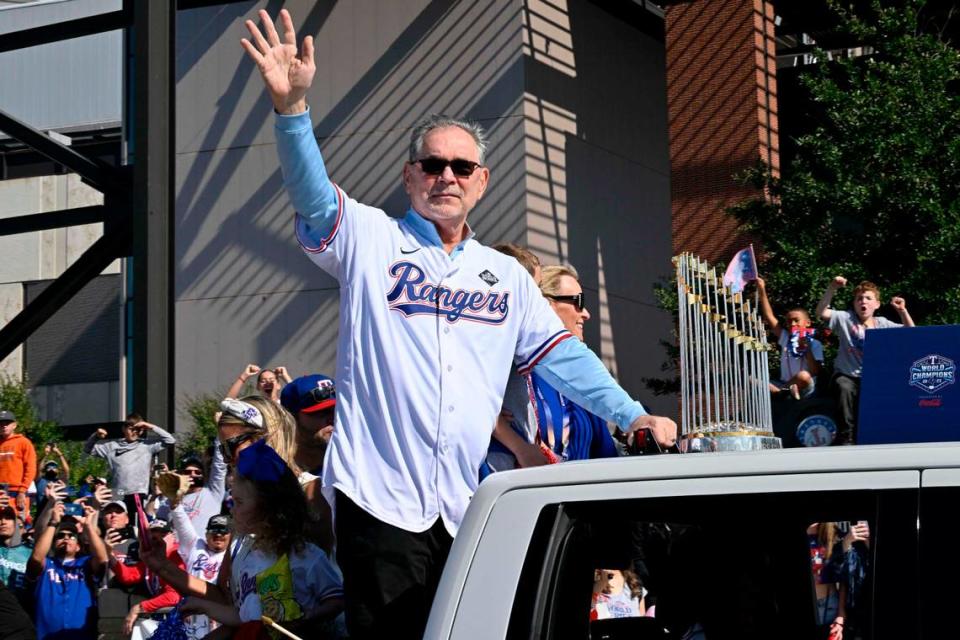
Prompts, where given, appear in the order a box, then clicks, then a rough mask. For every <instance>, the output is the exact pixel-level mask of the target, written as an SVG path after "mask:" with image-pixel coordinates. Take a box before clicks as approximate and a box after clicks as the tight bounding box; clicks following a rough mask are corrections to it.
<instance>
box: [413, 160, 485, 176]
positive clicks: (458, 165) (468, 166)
mask: <svg viewBox="0 0 960 640" xmlns="http://www.w3.org/2000/svg"><path fill="white" fill-rule="evenodd" d="M410 164H419V165H420V169H421V170H422V171H423V172H424V173H425V174H427V175H428V176H439V175H440V174H441V173H443V170H444V169H446V168H447V167H448V166H449V167H450V170H451V171H453V175H455V176H457V177H458V178H469V177H470V176H472V175H473V172H474V171H476V170H477V169H478V168H479V167H480V163H478V162H472V161H470V160H460V159H459V158H458V159H456V160H444V159H443V158H434V157H428V158H420V159H419V160H411V161H410Z"/></svg>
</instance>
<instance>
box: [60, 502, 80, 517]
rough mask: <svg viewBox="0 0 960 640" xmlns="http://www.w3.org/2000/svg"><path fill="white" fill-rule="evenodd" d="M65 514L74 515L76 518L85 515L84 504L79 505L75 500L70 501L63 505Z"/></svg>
mask: <svg viewBox="0 0 960 640" xmlns="http://www.w3.org/2000/svg"><path fill="white" fill-rule="evenodd" d="M63 515H65V516H74V517H75V518H82V517H83V505H79V504H77V503H75V502H68V503H67V504H65V505H63Z"/></svg>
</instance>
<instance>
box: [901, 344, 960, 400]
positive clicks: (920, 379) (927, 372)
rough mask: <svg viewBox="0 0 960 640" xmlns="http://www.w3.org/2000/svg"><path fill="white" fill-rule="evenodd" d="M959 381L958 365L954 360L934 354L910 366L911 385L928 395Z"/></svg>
mask: <svg viewBox="0 0 960 640" xmlns="http://www.w3.org/2000/svg"><path fill="white" fill-rule="evenodd" d="M956 381H957V365H955V364H954V363H953V360H951V359H950V358H946V357H944V356H941V355H936V354H932V355H929V356H926V357H925V358H920V359H919V360H917V361H916V362H914V363H913V365H911V366H910V384H911V385H912V386H914V387H917V388H919V389H923V390H924V391H926V392H927V393H936V392H937V391H940V389H943V388H944V387H946V386H949V385H951V384H953V383H954V382H956Z"/></svg>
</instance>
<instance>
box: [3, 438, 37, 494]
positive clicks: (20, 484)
mask: <svg viewBox="0 0 960 640" xmlns="http://www.w3.org/2000/svg"><path fill="white" fill-rule="evenodd" d="M36 476H37V452H36V451H34V449H33V444H32V443H31V442H30V440H28V439H27V438H26V437H25V436H23V435H21V434H19V433H14V434H13V435H12V436H10V437H9V438H7V439H6V440H3V441H2V442H0V483H4V482H5V483H7V484H8V485H10V491H17V492H20V493H26V491H27V489H28V488H29V487H30V483H31V482H33V480H34V478H36Z"/></svg>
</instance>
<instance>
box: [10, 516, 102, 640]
mask: <svg viewBox="0 0 960 640" xmlns="http://www.w3.org/2000/svg"><path fill="white" fill-rule="evenodd" d="M51 504H52V507H50V508H48V511H49V512H50V517H49V521H48V522H47V523H46V525H45V526H44V528H43V531H40V532H38V534H37V542H36V546H35V547H34V549H33V553H32V554H31V556H30V560H29V561H28V562H27V578H28V580H31V581H33V582H35V583H36V585H37V586H36V592H35V593H36V617H35V620H36V624H37V638H38V640H45V639H46V638H54V637H69V638H71V640H86V639H87V638H89V639H90V640H93V639H94V638H96V637H97V627H96V619H97V616H96V606H97V602H96V598H95V593H96V582H97V580H99V578H100V576H101V575H103V569H104V567H106V565H107V549H106V547H105V546H104V544H103V540H102V539H101V538H100V534H99V532H98V529H97V510H96V509H94V508H93V507H91V506H89V505H83V510H84V516H83V527H82V529H81V528H79V527H77V526H76V524H74V523H72V522H66V520H67V518H65V511H66V505H65V504H64V503H63V502H61V501H60V500H57V501H56V502H52V503H51ZM51 548H52V553H51Z"/></svg>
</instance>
